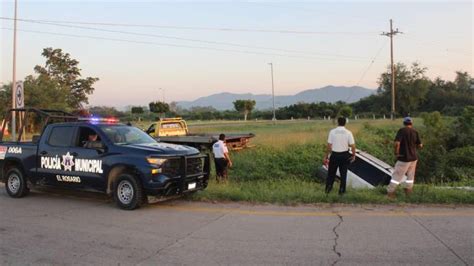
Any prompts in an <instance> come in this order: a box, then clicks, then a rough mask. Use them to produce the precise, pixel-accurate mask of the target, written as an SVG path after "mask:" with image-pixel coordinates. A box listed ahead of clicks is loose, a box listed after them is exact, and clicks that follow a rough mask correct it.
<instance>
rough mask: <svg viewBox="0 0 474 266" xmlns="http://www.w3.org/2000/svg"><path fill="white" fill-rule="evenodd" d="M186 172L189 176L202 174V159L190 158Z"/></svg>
mask: <svg viewBox="0 0 474 266" xmlns="http://www.w3.org/2000/svg"><path fill="white" fill-rule="evenodd" d="M187 163H188V164H187V165H186V172H187V174H188V175H195V174H200V173H202V166H203V162H202V158H189V159H188V160H187Z"/></svg>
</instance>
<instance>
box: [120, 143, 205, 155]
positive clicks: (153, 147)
mask: <svg viewBox="0 0 474 266" xmlns="http://www.w3.org/2000/svg"><path fill="white" fill-rule="evenodd" d="M127 147H129V148H135V149H140V150H144V151H149V152H158V153H163V154H169V155H195V154H199V150H197V149H196V148H193V147H189V146H184V145H176V144H170V143H161V142H160V143H158V142H157V143H144V144H129V145H127Z"/></svg>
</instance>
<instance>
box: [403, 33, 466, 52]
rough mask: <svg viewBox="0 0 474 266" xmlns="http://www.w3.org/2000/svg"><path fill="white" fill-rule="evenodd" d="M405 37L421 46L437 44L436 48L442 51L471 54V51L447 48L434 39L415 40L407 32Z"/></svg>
mask: <svg viewBox="0 0 474 266" xmlns="http://www.w3.org/2000/svg"><path fill="white" fill-rule="evenodd" d="M405 37H406V38H407V39H409V40H412V41H415V42H416V43H417V44H418V45H420V46H423V47H425V46H427V45H430V46H437V48H438V49H440V50H442V51H444V52H450V53H456V54H461V55H468V56H472V51H471V52H470V53H469V52H467V51H463V50H458V49H451V48H447V47H446V46H444V45H442V44H441V43H438V42H436V41H429V42H426V41H420V40H417V39H416V38H413V37H411V36H410V35H409V34H408V36H407V35H405Z"/></svg>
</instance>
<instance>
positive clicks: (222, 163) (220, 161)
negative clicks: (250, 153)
mask: <svg viewBox="0 0 474 266" xmlns="http://www.w3.org/2000/svg"><path fill="white" fill-rule="evenodd" d="M214 163H215V164H216V174H217V175H218V176H224V175H225V174H226V173H227V160H226V159H225V158H215V159H214Z"/></svg>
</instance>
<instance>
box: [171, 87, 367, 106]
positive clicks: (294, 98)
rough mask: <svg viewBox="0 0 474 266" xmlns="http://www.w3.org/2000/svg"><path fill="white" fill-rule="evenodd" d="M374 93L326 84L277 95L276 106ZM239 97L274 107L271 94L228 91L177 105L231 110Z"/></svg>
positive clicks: (352, 98)
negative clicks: (292, 93) (291, 93)
mask: <svg viewBox="0 0 474 266" xmlns="http://www.w3.org/2000/svg"><path fill="white" fill-rule="evenodd" d="M373 93H375V90H373V89H368V88H364V87H359V86H352V87H345V86H326V87H323V88H317V89H310V90H305V91H302V92H299V93H297V94H295V95H279V96H275V108H279V107H284V106H288V105H292V104H296V103H299V102H306V103H313V102H328V103H335V102H337V101H344V102H348V103H352V102H357V101H358V100H360V99H361V98H364V97H367V96H369V95H371V94H373ZM239 99H242V100H243V99H245V100H255V101H256V106H255V108H256V109H259V110H265V109H270V108H272V95H271V94H252V93H245V94H236V93H228V92H223V93H217V94H212V95H209V96H204V97H200V98H198V99H196V100H194V101H179V102H177V105H178V106H179V107H181V108H185V109H189V108H191V107H198V106H212V107H214V108H216V109H217V110H231V109H234V105H233V102H234V101H235V100H239Z"/></svg>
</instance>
